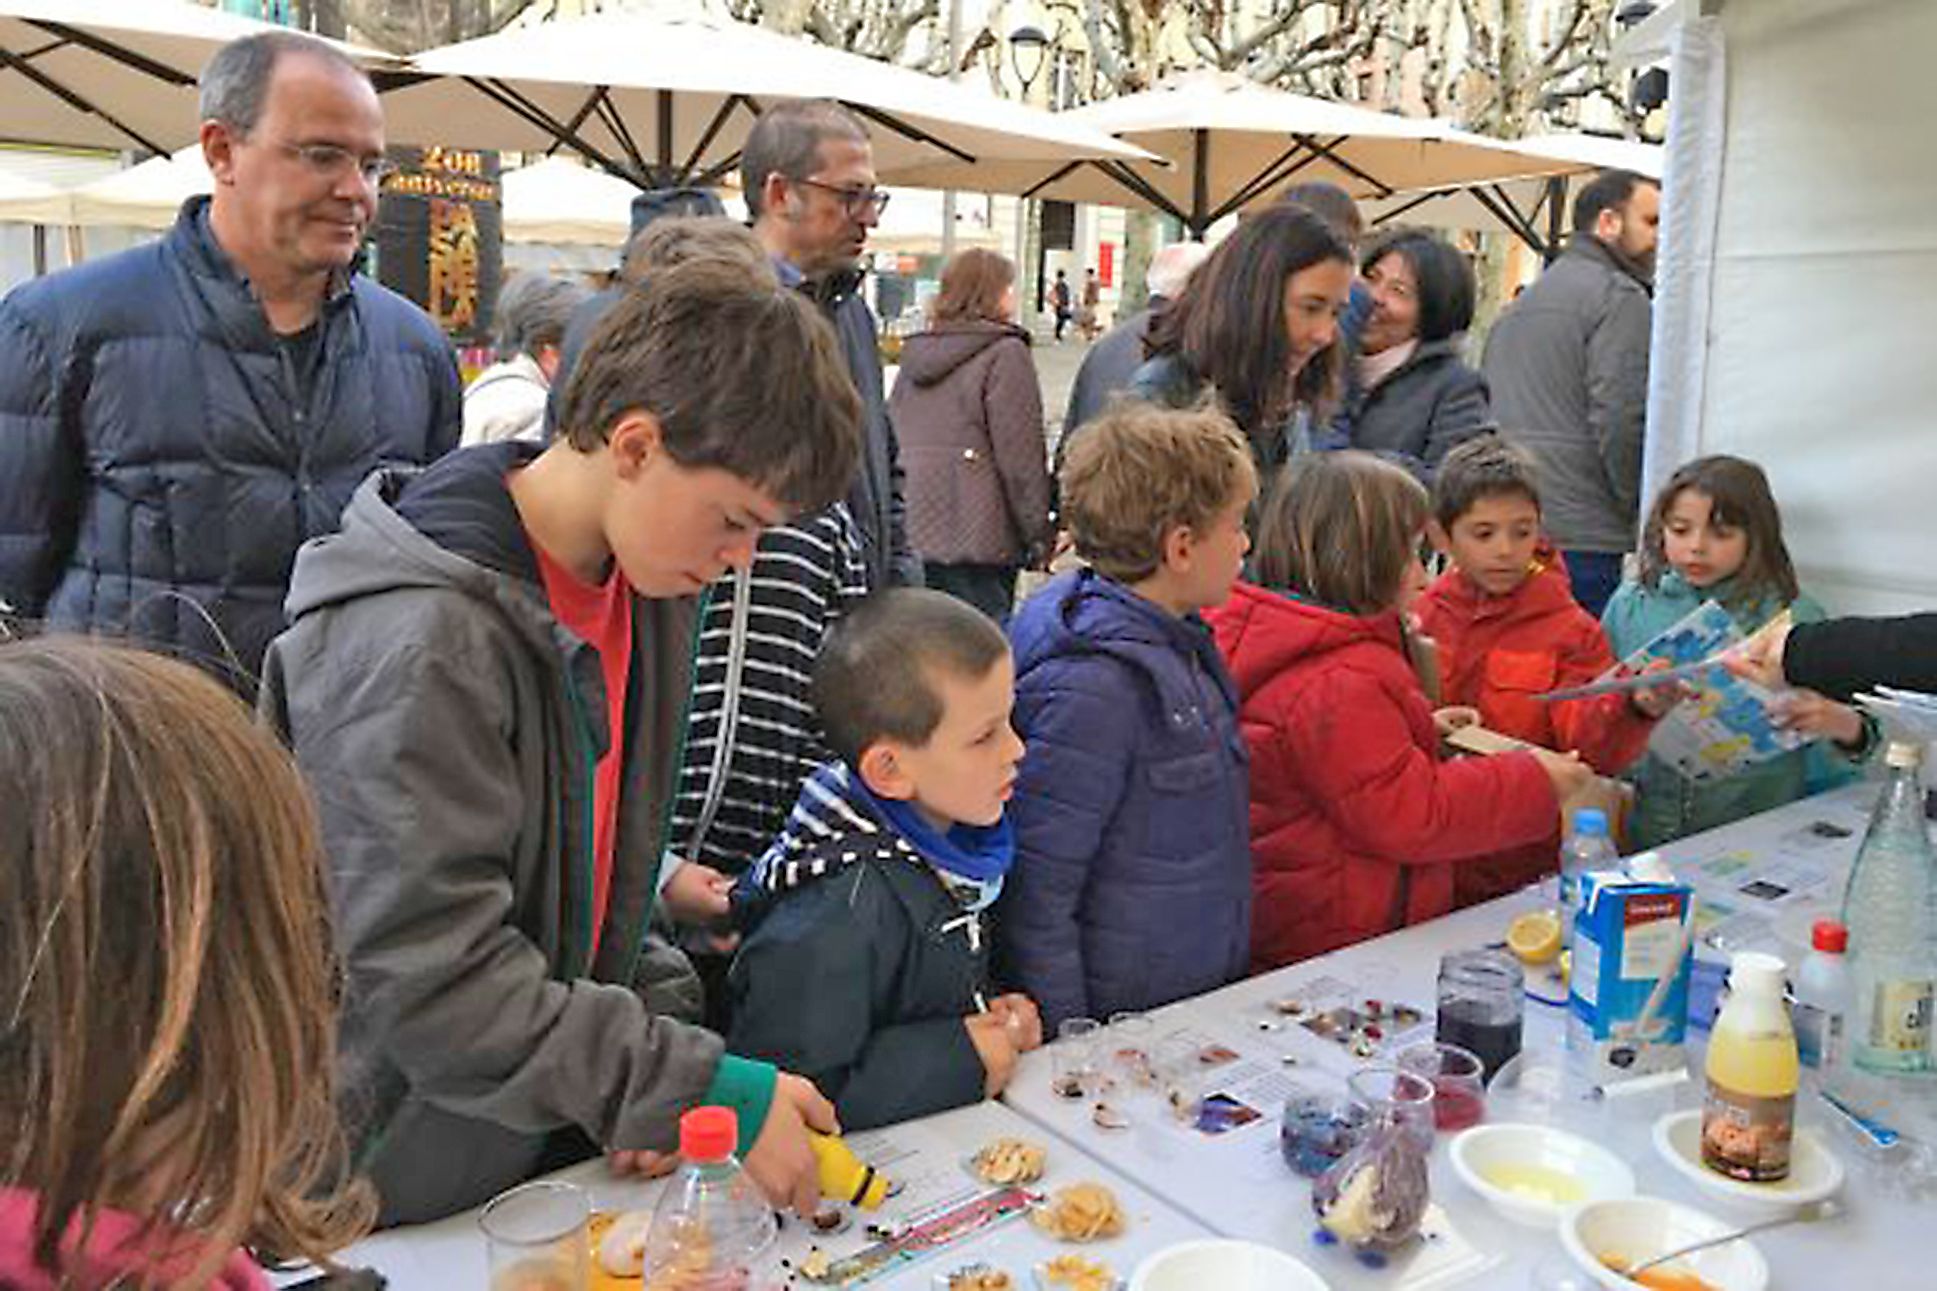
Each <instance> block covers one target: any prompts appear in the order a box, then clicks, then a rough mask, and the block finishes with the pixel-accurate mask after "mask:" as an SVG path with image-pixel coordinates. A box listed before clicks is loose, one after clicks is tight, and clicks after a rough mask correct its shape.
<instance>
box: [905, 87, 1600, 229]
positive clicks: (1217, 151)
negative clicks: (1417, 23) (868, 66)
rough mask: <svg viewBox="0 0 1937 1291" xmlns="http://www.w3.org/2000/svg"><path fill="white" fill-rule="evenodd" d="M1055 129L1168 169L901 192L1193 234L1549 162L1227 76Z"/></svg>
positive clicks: (1009, 173)
mask: <svg viewBox="0 0 1937 1291" xmlns="http://www.w3.org/2000/svg"><path fill="white" fill-rule="evenodd" d="M1062 119H1063V120H1067V121H1078V122H1081V123H1082V124H1084V125H1087V126H1093V127H1095V128H1096V129H1098V130H1101V131H1104V132H1106V133H1108V134H1111V135H1114V136H1116V137H1117V138H1119V139H1121V140H1123V141H1125V142H1127V143H1134V144H1137V145H1139V146H1140V147H1143V148H1145V149H1147V150H1149V151H1150V152H1153V153H1156V154H1158V155H1159V156H1162V157H1167V158H1169V159H1170V160H1171V161H1172V162H1174V163H1175V165H1174V166H1172V167H1156V166H1150V165H1147V164H1142V163H1137V162H1133V161H1124V160H1122V159H1098V160H1093V161H1077V162H1070V163H1066V164H1063V165H1058V166H1051V167H1045V166H1042V165H1016V164H1009V163H1002V162H997V163H995V164H993V165H989V166H984V167H980V168H965V167H962V166H959V165H950V164H936V165H931V166H925V167H922V168H919V169H917V170H915V171H912V172H910V173H908V174H905V175H903V176H902V177H901V182H903V183H910V184H922V185H925V186H929V187H948V186H955V187H963V188H968V187H975V188H989V187H990V184H991V182H993V183H994V185H995V187H994V188H993V191H996V192H1022V193H1024V194H1025V195H1027V196H1030V197H1048V198H1059V199H1061V200H1064V201H1077V202H1102V203H1106V204H1110V205H1118V206H1123V205H1129V206H1138V207H1145V208H1150V209H1155V210H1158V211H1161V212H1163V213H1165V214H1167V215H1171V216H1174V217H1176V218H1177V219H1179V220H1181V221H1183V223H1184V224H1185V226H1186V227H1187V228H1189V229H1190V230H1191V232H1192V233H1193V234H1195V235H1199V236H1201V235H1202V233H1203V231H1204V230H1205V229H1207V228H1209V227H1210V226H1211V225H1212V224H1215V223H1216V222H1217V221H1218V220H1220V219H1223V218H1224V217H1225V216H1226V215H1229V214H1231V213H1232V212H1234V211H1241V210H1243V209H1245V208H1246V207H1249V206H1253V205H1256V204H1258V203H1260V202H1269V201H1272V200H1275V199H1276V197H1277V194H1278V191H1279V190H1280V189H1281V188H1283V187H1284V185H1286V184H1288V183H1295V182H1300V181H1304V180H1327V181H1329V182H1331V183H1334V184H1337V185H1339V186H1340V187H1342V188H1344V189H1345V190H1346V191H1347V192H1349V193H1351V194H1352V195H1353V196H1355V197H1367V196H1377V197H1385V196H1388V195H1390V194H1392V193H1396V192H1401V191H1404V190H1407V189H1415V188H1426V187H1438V186H1443V185H1447V184H1456V183H1473V182H1477V181H1480V180H1497V179H1509V178H1516V177H1520V176H1525V175H1541V174H1552V173H1557V172H1561V171H1564V170H1566V169H1567V167H1566V165H1565V164H1563V163H1559V162H1555V161H1553V160H1552V159H1551V158H1544V157H1540V156H1538V155H1533V154H1528V153H1524V152H1521V151H1519V150H1518V149H1516V148H1515V147H1514V146H1513V145H1510V144H1503V143H1500V142H1499V141H1497V140H1493V139H1487V138H1485V137H1483V136H1480V135H1475V134H1469V133H1467V132H1465V131H1461V130H1458V129H1455V128H1454V127H1452V126H1450V125H1448V124H1446V123H1445V122H1443V121H1437V120H1433V119H1429V118H1420V117H1401V116H1394V115H1391V114H1389V113H1384V112H1373V111H1369V110H1367V109H1365V108H1358V107H1353V106H1351V105H1350V104H1345V103H1333V102H1330V101H1328V100H1325V99H1315V98H1309V97H1307V96H1305V95H1302V94H1290V93H1287V92H1285V91H1283V90H1274V89H1271V88H1269V87H1267V86H1263V85H1259V84H1258V83H1257V82H1255V81H1252V80H1249V79H1247V78H1245V77H1243V76H1239V75H1236V74H1234V73H1229V72H1218V71H1203V72H1187V73H1184V74H1183V75H1180V76H1175V77H1171V78H1169V79H1167V80H1165V81H1163V82H1162V83H1160V84H1159V85H1158V86H1157V87H1156V88H1154V89H1151V90H1147V91H1144V92H1143V93H1140V94H1129V95H1124V96H1122V97H1120V98H1115V99H1107V100H1105V101H1103V102H1101V103H1093V104H1090V105H1089V106H1088V107H1082V108H1077V109H1076V110H1074V111H1072V112H1066V113H1063V114H1062Z"/></svg>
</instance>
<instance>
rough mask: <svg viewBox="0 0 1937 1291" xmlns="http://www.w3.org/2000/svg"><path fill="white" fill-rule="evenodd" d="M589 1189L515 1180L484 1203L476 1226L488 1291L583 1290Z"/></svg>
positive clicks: (586, 1269)
mask: <svg viewBox="0 0 1937 1291" xmlns="http://www.w3.org/2000/svg"><path fill="white" fill-rule="evenodd" d="M591 1218H592V1198H591V1194H589V1193H587V1192H586V1191H585V1189H583V1188H580V1187H578V1186H577V1185H576V1184H569V1183H557V1182H551V1181H540V1182H538V1183H526V1184H520V1185H519V1186H517V1187H516V1188H513V1189H511V1190H509V1191H508V1192H501V1193H499V1194H498V1195H497V1196H495V1197H493V1198H492V1199H491V1200H490V1201H488V1202H486V1203H485V1206H484V1210H483V1212H482V1213H481V1214H479V1215H478V1227H479V1228H481V1229H483V1230H484V1239H485V1243H486V1246H487V1248H488V1250H489V1255H490V1268H491V1291H586V1287H587V1284H588V1282H589V1280H590V1278H591V1245H590V1240H589V1238H588V1236H587V1229H586V1226H587V1224H588V1223H589V1222H590V1220H591Z"/></svg>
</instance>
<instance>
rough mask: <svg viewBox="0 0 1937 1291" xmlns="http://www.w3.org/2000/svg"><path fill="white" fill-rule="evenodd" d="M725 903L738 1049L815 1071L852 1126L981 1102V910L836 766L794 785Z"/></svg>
mask: <svg viewBox="0 0 1937 1291" xmlns="http://www.w3.org/2000/svg"><path fill="white" fill-rule="evenodd" d="M734 910H735V917H736V921H737V922H738V923H739V925H740V927H741V928H742V929H743V930H744V931H745V936H746V939H745V941H744V943H743V944H742V945H741V948H740V953H739V955H738V956H737V957H736V958H735V959H734V961H733V968H732V971H731V972H730V974H729V976H728V982H729V984H730V990H731V992H732V996H733V1031H732V1036H731V1043H732V1047H733V1050H734V1052H736V1053H744V1054H748V1055H752V1056H757V1057H762V1058H767V1059H769V1060H771V1061H773V1062H774V1063H776V1064H778V1065H781V1066H784V1067H785V1068H787V1069H788V1070H790V1071H796V1072H799V1073H800V1074H801V1075H803V1076H806V1077H807V1078H808V1079H810V1080H812V1081H813V1082H814V1084H815V1085H816V1086H817V1087H818V1088H819V1089H820V1091H821V1093H823V1094H824V1095H826V1096H827V1098H828V1099H829V1100H830V1101H831V1102H833V1104H834V1108H835V1111H836V1112H837V1113H838V1114H839V1116H840V1120H841V1126H842V1128H843V1129H847V1130H862V1129H872V1128H874V1127H876V1126H881V1125H889V1124H892V1123H894V1122H896V1121H905V1120H911V1119H913V1118H915V1117H919V1116H927V1115H930V1114H932V1113H934V1112H941V1111H947V1110H948V1109H950V1108H954V1107H961V1106H964V1105H965V1104H968V1103H975V1102H980V1101H981V1099H982V1096H983V1093H984V1091H985V1089H986V1079H987V1076H986V1072H985V1071H984V1068H983V1066H982V1059H981V1057H980V1055H978V1054H977V1052H976V1049H975V1042H974V1041H973V1040H971V1039H970V1038H969V1034H968V1029H967V1027H966V1026H965V1025H964V1019H966V1018H967V1017H968V1016H969V1015H970V1014H972V1013H975V1012H976V1011H977V1010H978V1008H979V1007H980V1001H981V1000H982V999H983V998H985V997H986V993H987V991H988V949H987V939H986V937H985V936H984V931H983V922H982V915H981V914H980V913H979V912H977V911H975V910H971V909H969V908H967V906H966V905H965V903H964V902H963V900H962V899H961V898H960V897H959V896H958V895H957V894H956V891H955V890H954V889H953V888H952V887H951V886H950V884H949V883H947V882H946V881H944V879H943V878H942V877H941V875H940V874H939V873H938V872H937V870H936V868H935V867H934V866H933V865H932V864H931V863H930V861H929V859H928V858H926V857H925V856H924V855H923V854H922V852H921V851H920V850H918V849H917V848H916V847H915V845H914V844H913V843H912V842H910V841H909V839H907V838H906V837H904V836H903V835H902V834H900V833H899V832H897V831H896V830H895V829H894V828H893V826H892V825H891V824H890V823H889V822H888V820H887V819H885V817H884V815H883V814H882V812H881V810H880V809H879V807H878V806H877V805H876V804H874V803H873V802H872V801H871V800H870V795H869V794H868V792H867V791H866V789H864V788H863V787H862V786H860V785H859V784H858V783H856V782H855V780H854V779H853V777H852V775H851V773H850V772H849V770H848V769H847V767H846V766H845V765H844V764H841V763H832V764H830V765H828V766H826V767H823V768H821V769H820V770H819V771H817V772H816V773H815V774H814V775H813V776H812V777H811V778H810V779H809V780H808V782H807V783H806V785H805V786H803V787H802V789H801V794H800V801H799V803H798V804H796V805H795V807H794V810H793V813H792V814H791V815H790V816H789V818H788V822H787V827H786V829H785V830H784V831H783V832H782V833H781V836H780V837H779V838H778V839H777V840H776V841H775V843H774V845H773V847H772V848H770V849H769V850H768V851H767V852H766V854H765V855H763V856H762V857H761V859H760V861H759V862H758V863H757V864H756V865H755V866H754V868H753V869H752V870H749V871H748V872H747V874H746V875H745V876H744V877H743V878H742V879H741V881H740V883H739V884H738V885H736V887H735V891H734Z"/></svg>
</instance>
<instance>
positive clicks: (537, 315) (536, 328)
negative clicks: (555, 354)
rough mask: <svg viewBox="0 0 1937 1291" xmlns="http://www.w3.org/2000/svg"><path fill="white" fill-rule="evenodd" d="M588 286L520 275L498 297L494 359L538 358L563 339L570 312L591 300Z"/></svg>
mask: <svg viewBox="0 0 1937 1291" xmlns="http://www.w3.org/2000/svg"><path fill="white" fill-rule="evenodd" d="M591 295H592V292H591V289H590V288H589V287H586V286H584V285H582V284H580V283H576V282H573V281H572V280H571V279H570V278H560V277H558V276H557V275H555V274H549V273H521V274H519V275H517V276H516V277H514V278H513V279H512V280H511V281H510V282H508V283H506V284H505V286H504V290H503V291H502V292H500V293H499V294H498V317H497V321H496V323H495V325H494V327H493V330H494V331H495V332H496V333H497V340H498V358H499V359H511V358H516V357H517V356H518V355H520V354H529V355H530V356H531V357H532V358H534V359H535V358H537V357H538V352H539V351H540V350H542V349H544V348H545V347H546V346H547V345H558V344H560V343H562V342H563V341H564V339H565V324H566V323H567V322H569V321H570V320H571V317H572V312H573V311H574V310H576V309H577V308H578V307H579V306H580V305H582V304H584V303H585V302H586V301H587V300H589V299H590V298H591Z"/></svg>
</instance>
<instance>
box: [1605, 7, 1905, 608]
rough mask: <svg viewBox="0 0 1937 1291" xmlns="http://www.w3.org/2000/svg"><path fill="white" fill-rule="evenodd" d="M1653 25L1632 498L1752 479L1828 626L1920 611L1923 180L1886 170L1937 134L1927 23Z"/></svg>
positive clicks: (1865, 14) (1821, 12)
mask: <svg viewBox="0 0 1937 1291" xmlns="http://www.w3.org/2000/svg"><path fill="white" fill-rule="evenodd" d="M1671 16H1672V17H1673V18H1674V19H1675V20H1676V22H1677V23H1679V24H1680V25H1677V26H1673V27H1670V28H1669V29H1667V30H1666V31H1663V30H1662V29H1660V28H1657V29H1655V30H1654V31H1652V32H1650V33H1645V34H1647V35H1648V36H1649V41H1648V43H1647V44H1646V45H1645V46H1644V47H1642V48H1641V49H1640V50H1639V56H1640V57H1652V56H1653V55H1654V53H1656V52H1659V50H1660V48H1661V46H1662V43H1663V41H1664V40H1665V42H1666V44H1667V46H1668V49H1669V51H1670V54H1671V57H1672V68H1671V73H1670V74H1671V76H1672V78H1673V85H1674V92H1673V94H1672V96H1671V98H1670V101H1669V111H1670V114H1671V120H1670V123H1669V132H1668V165H1667V174H1666V184H1665V187H1664V197H1665V203H1664V206H1663V213H1662V228H1661V252H1660V257H1659V259H1658V262H1657V266H1658V267H1657V273H1656V283H1657V288H1656V295H1655V319H1654V339H1653V346H1652V351H1651V358H1650V371H1649V380H1650V389H1649V392H1648V450H1647V470H1646V481H1645V485H1644V487H1647V488H1653V487H1655V486H1658V485H1659V484H1660V483H1661V482H1662V481H1663V480H1664V479H1665V478H1666V477H1667V475H1668V473H1670V472H1671V471H1673V470H1674V469H1675V467H1676V466H1678V465H1679V464H1680V463H1682V462H1684V461H1686V460H1687V459H1689V458H1691V457H1694V456H1697V455H1700V454H1704V453H1735V454H1738V455H1740V456H1743V457H1747V458H1750V459H1751V460H1754V461H1756V462H1759V463H1760V464H1761V465H1762V466H1763V467H1764V469H1765V470H1767V471H1768V474H1769V479H1770V483H1771V484H1772V486H1773V487H1774V490H1775V493H1776V497H1777V500H1778V501H1779V503H1780V504H1781V507H1782V520H1783V529H1784V535H1785V538H1786V541H1787V544H1788V546H1789V549H1790V551H1791V553H1792V555H1793V556H1794V557H1795V561H1796V565H1797V570H1798V573H1799V574H1800V575H1801V578H1802V583H1803V586H1804V587H1805V588H1808V589H1811V590H1813V591H1814V592H1815V594H1816V595H1817V596H1819V597H1820V598H1821V599H1822V600H1823V601H1824V602H1825V603H1827V604H1828V605H1829V607H1830V609H1831V610H1832V611H1841V612H1860V613H1897V612H1902V611H1906V610H1914V609H1925V610H1927V609H1930V608H1932V607H1933V606H1937V527H1934V526H1933V522H1932V519H1931V505H1930V488H1931V480H1932V478H1933V469H1932V468H1933V466H1937V451H1933V447H1932V431H1931V418H1932V415H1933V412H1932V410H1933V409H1937V366H1933V365H1932V364H1931V362H1930V354H1929V352H1930V338H1931V337H1932V336H1937V291H1933V290H1932V284H1933V283H1937V230H1933V226H1932V224H1931V220H1930V211H1931V209H1932V207H1933V205H1934V204H1937V170H1934V169H1933V168H1932V167H1930V166H1928V165H1920V164H1917V163H1915V162H1914V161H1913V160H1910V158H1912V157H1914V155H1915V150H1914V148H1913V149H1912V150H1911V151H1910V152H1908V153H1906V151H1905V148H1906V146H1907V145H1909V144H1914V142H1915V140H1916V139H1917V138H1918V137H1919V135H1918V129H1919V126H1918V124H1917V123H1920V122H1926V121H1929V120H1931V119H1933V117H1937V80H1934V79H1933V78H1932V77H1931V75H1930V68H1929V66H1928V64H1929V55H1930V51H1931V50H1932V49H1937V5H1933V4H1932V3H1930V0H1724V2H1723V3H1720V4H1719V5H1717V4H1716V3H1715V0H1704V3H1702V4H1701V5H1699V6H1697V5H1694V4H1688V5H1684V6H1679V7H1678V8H1677V9H1676V10H1675V11H1674V12H1673V14H1672V15H1671ZM1650 21H1651V22H1652V21H1653V20H1650Z"/></svg>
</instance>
